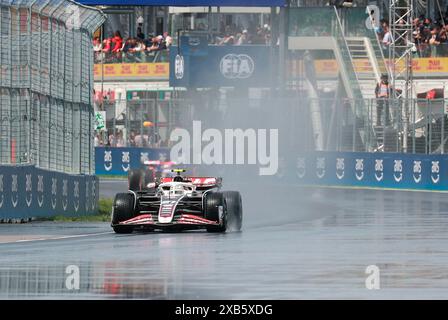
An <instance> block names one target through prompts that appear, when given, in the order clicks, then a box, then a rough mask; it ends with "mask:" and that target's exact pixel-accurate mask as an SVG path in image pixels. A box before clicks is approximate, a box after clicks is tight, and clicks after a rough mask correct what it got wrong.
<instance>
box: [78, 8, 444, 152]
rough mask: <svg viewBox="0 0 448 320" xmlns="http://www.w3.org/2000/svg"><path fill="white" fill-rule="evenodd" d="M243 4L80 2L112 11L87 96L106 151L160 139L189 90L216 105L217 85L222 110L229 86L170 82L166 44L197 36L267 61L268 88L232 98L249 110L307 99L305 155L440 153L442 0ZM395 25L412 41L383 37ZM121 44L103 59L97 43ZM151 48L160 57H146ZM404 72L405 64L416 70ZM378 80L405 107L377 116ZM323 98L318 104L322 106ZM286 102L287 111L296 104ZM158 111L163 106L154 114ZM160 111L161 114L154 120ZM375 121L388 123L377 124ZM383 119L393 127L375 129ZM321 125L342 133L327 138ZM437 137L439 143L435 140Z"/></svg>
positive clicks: (152, 54)
mask: <svg viewBox="0 0 448 320" xmlns="http://www.w3.org/2000/svg"><path fill="white" fill-rule="evenodd" d="M249 2H250V3H249ZM249 2H244V1H243V2H240V3H239V4H238V6H233V7H232V5H235V4H234V2H231V1H230V2H228V1H216V2H213V1H212V2H210V3H208V4H210V6H203V4H204V3H203V2H201V1H197V2H191V1H189V2H188V3H185V4H183V3H182V2H170V1H159V2H154V1H146V2H145V1H143V2H139V3H138V4H139V5H141V6H137V7H135V6H133V7H132V10H131V7H130V6H126V5H125V3H121V6H119V7H116V6H114V5H117V4H118V3H117V2H116V1H115V2H114V3H113V4H114V5H111V3H110V2H108V1H86V3H88V4H96V5H102V8H103V9H104V10H106V11H107V10H109V12H111V14H110V15H109V16H110V17H112V16H113V18H110V20H111V21H110V22H107V23H106V24H105V26H108V27H107V28H106V27H105V28H103V30H102V32H100V33H98V34H97V35H99V39H100V40H99V41H98V42H97V43H96V49H95V50H96V52H97V53H99V54H98V56H99V57H100V59H97V64H96V66H95V80H96V84H95V88H96V91H97V97H98V98H99V100H101V101H100V104H101V103H102V101H103V100H106V102H105V103H104V104H101V107H100V109H101V110H106V109H107V111H106V117H107V120H108V123H109V128H110V129H111V130H112V132H108V134H107V137H105V136H103V137H99V138H98V141H101V142H100V143H101V144H103V145H106V144H107V143H108V137H109V136H112V138H113V137H114V136H115V135H116V134H117V132H118V134H119V135H121V136H123V135H124V142H123V144H121V145H127V144H128V143H131V145H132V142H131V141H129V136H130V135H131V132H132V135H135V134H137V133H141V134H143V135H145V136H148V142H149V137H150V136H151V135H152V134H155V132H157V135H159V134H161V137H162V140H163V141H165V140H166V138H167V134H168V132H170V128H173V127H175V126H176V125H178V123H176V121H175V118H176V117H175V114H178V113H179V112H180V111H179V106H180V105H182V104H185V105H187V106H189V108H193V109H194V107H193V106H194V105H195V104H197V102H194V103H193V102H192V100H191V97H192V96H194V95H192V94H191V93H190V92H193V91H194V90H196V89H197V88H200V89H201V90H202V93H201V96H202V97H206V98H205V99H203V101H209V100H214V99H215V98H214V96H215V95H216V93H215V92H214V90H215V89H219V91H220V93H219V94H218V96H219V99H220V100H222V101H221V102H218V104H219V105H220V107H219V108H225V105H227V104H228V103H227V102H226V99H228V98H226V97H228V96H232V95H234V94H233V93H232V92H234V91H238V90H240V89H241V88H236V89H235V88H231V87H232V86H230V88H229V86H228V84H226V85H224V84H222V83H221V84H219V85H209V86H207V85H206V84H201V83H196V84H194V85H193V84H191V83H190V84H185V83H184V84H182V83H181V84H179V83H178V82H176V81H172V80H173V79H170V81H169V75H170V69H172V68H173V64H171V66H170V65H169V61H168V60H169V54H170V48H172V49H173V50H177V49H176V48H178V47H180V46H181V45H182V44H181V43H180V39H181V37H183V36H184V37H187V38H188V37H190V38H191V37H198V38H200V37H201V36H203V35H205V36H206V39H207V40H206V42H207V44H208V47H209V48H212V47H214V46H225V47H228V46H229V45H230V46H232V45H233V46H238V47H241V46H265V47H266V48H267V50H268V51H269V53H268V55H269V56H270V58H269V59H271V60H270V62H269V65H271V66H273V65H275V68H273V70H272V72H274V74H272V77H270V80H269V81H265V82H263V83H257V84H249V85H248V88H247V89H248V91H245V92H243V95H242V96H241V94H240V93H236V95H237V96H240V97H242V98H244V99H249V100H252V102H251V103H250V104H253V105H257V104H260V102H259V101H258V102H257V100H260V99H261V100H263V99H265V98H263V97H266V96H269V97H270V98H273V97H278V96H281V97H286V96H288V97H291V99H292V100H293V99H296V98H293V97H298V98H299V99H308V100H307V101H309V112H310V115H312V116H311V117H312V119H313V121H311V122H310V121H306V122H305V123H304V125H305V126H308V127H309V126H310V124H313V128H311V127H310V128H309V130H310V131H311V133H310V134H309V136H314V137H318V138H316V139H315V141H310V142H309V146H308V147H309V149H311V150H327V149H332V150H350V151H396V152H419V153H421V152H423V153H428V152H434V150H437V152H443V150H444V149H445V143H442V141H445V140H446V139H445V137H446V135H447V134H446V132H445V131H444V130H445V129H443V132H442V129H441V128H442V127H445V124H444V121H443V119H442V116H441V115H443V112H444V109H443V106H444V103H443V102H441V101H440V99H443V98H444V97H445V87H446V84H447V83H446V81H447V80H446V79H447V76H448V69H446V67H445V65H446V62H447V61H448V60H446V59H448V57H445V56H446V55H448V54H447V53H446V52H447V51H446V50H445V47H446V46H448V42H447V41H446V36H445V20H446V19H445V15H446V14H445V12H444V9H443V8H446V4H445V2H443V1H440V0H437V1H430V0H428V1H425V2H419V3H418V4H417V5H416V6H415V8H414V7H412V6H411V8H407V7H406V6H404V7H399V8H398V7H397V8H396V6H390V4H389V3H388V1H376V2H368V1H354V2H350V3H348V2H347V3H346V4H344V3H342V2H332V3H327V2H325V1H301V2H297V1H278V2H276V3H273V2H271V3H270V6H265V5H266V4H267V3H262V2H259V1H258V2H257V1H249ZM404 3H408V2H404ZM409 3H410V2H409ZM129 5H132V4H129ZM184 5H185V6H184ZM201 5H202V6H201ZM215 5H216V6H215ZM256 5H258V7H257V6H256ZM186 6H188V7H186ZM274 6H275V7H274ZM395 8H396V11H397V14H398V13H399V12H400V10H409V9H412V12H410V13H409V14H407V15H404V16H401V20H402V21H400V20H397V21H394V12H393V11H392V10H395ZM406 8H407V9H406ZM403 17H406V18H407V19H409V21H407V22H406V23H407V24H405V25H406V28H407V29H406V30H405V31H403V32H404V33H403V35H405V37H408V36H409V39H406V41H408V44H406V45H402V43H400V42H399V41H397V42H396V43H395V42H393V43H392V45H388V44H387V42H386V40H385V39H387V38H388V37H389V35H391V34H392V33H394V34H393V36H394V37H397V38H399V39H400V38H401V39H402V40H403V39H404V38H403V37H402V36H403V35H400V34H397V32H401V31H399V30H401V29H400V28H397V27H396V25H398V24H403V23H404V21H403ZM123 21H124V22H125V26H124V27H123V28H122V29H121V30H114V27H111V26H112V25H114V26H117V25H122V26H123ZM118 22H120V23H121V24H119V23H118ZM106 29H107V30H109V31H107V30H106ZM397 30H398V31H397ZM116 31H120V34H121V33H123V35H120V37H119V39H118V40H117V41H116V42H114V41H113V38H114V37H112V35H113V32H116ZM388 32H389V33H388ZM105 37H106V38H107V37H109V39H110V43H108V42H107V41H106V42H105V39H104V38H105ZM128 38H131V39H132V38H136V39H137V42H136V43H134V44H133V45H131V47H133V48H134V49H135V50H134V49H133V52H129V50H128V51H127V52H126V50H127V49H125V48H127V45H126V42H127V39H128ZM120 39H121V40H120ZM431 39H433V40H431ZM434 39H436V40H437V41H435V40H434ZM106 40H107V39H106ZM167 40H168V41H167ZM401 42H403V41H401ZM117 43H118V47H120V48H119V49H118V52H115V53H112V52H111V53H109V52H104V47H105V46H106V47H107V50H106V51H108V50H109V51H113V47H114V44H117ZM154 44H155V47H156V48H157V49H156V50H152V49H151V48H153V47H154ZM173 50H171V51H173ZM97 53H96V54H97ZM308 62H309V63H308ZM305 65H306V66H307V67H304V66H305ZM408 65H412V66H413V67H412V69H410V68H408V67H407V66H408ZM170 67H171V68H170ZM384 74H386V75H387V76H388V78H389V79H390V82H391V84H392V86H393V87H394V88H395V91H394V92H395V93H397V94H399V95H401V100H399V99H395V97H393V99H391V101H389V102H388V103H387V105H388V106H390V108H387V111H385V112H383V113H382V114H381V115H380V113H379V112H378V111H377V110H378V108H377V101H376V97H375V87H376V85H377V83H378V82H380V78H381V75H384ZM406 77H407V78H406ZM173 83H175V85H173ZM190 89H194V90H190ZM434 91H437V92H438V93H439V94H438V95H437V97H435V98H436V100H439V101H434V100H433V99H431V101H426V102H425V101H422V98H426V96H428V97H434V96H433V95H432V94H431V93H432V92H434ZM323 96H325V99H324V100H323V99H318V97H323ZM111 97H112V98H111ZM131 98H132V99H133V100H135V99H138V100H139V101H138V102H136V101H133V102H132V103H133V104H134V105H135V104H136V103H137V104H140V105H141V107H140V110H143V111H138V112H141V114H147V115H148V116H147V117H146V118H145V119H142V120H141V121H138V118H139V117H134V118H135V119H134V120H132V119H133V117H132V116H131V115H130V116H129V117H128V118H126V116H123V115H126V114H128V111H127V110H130V109H132V107H130V104H129V103H128V102H127V101H128V100H129V99H131ZM134 98H135V99H134ZM391 98H392V97H391ZM181 100H185V101H186V100H188V102H185V103H183V102H182V101H181ZM423 100H425V99H423ZM403 101H406V103H403ZM288 103H291V104H292V108H294V107H293V106H294V102H293V101H291V102H288ZM158 104H160V105H161V106H165V105H166V106H170V107H161V108H160V107H156V105H158ZM243 104H244V103H243ZM335 105H337V106H338V107H337V108H344V107H342V106H344V105H345V106H350V108H351V112H350V115H349V116H348V118H347V119H337V118H336V117H335V116H334V114H332V113H333V112H334V111H332V110H334V106H335ZM425 105H431V107H430V108H426V107H425ZM171 106H172V107H171ZM198 108H199V109H202V107H198ZM198 108H196V109H198ZM112 109H113V111H112ZM168 109H170V111H167V110H168ZM199 109H198V110H199ZM98 110H99V109H98ZM344 110H345V109H344ZM386 112H387V113H388V114H387V115H386ZM186 113H187V114H188V113H189V112H186ZM389 113H390V114H389ZM156 114H157V117H160V118H154V117H156ZM318 114H320V115H319V116H317V115H318ZM381 117H383V118H384V119H377V118H381ZM388 118H390V119H391V121H392V124H390V125H388V126H385V125H383V124H382V122H386V119H388ZM145 120H151V122H153V123H155V128H153V129H145V128H144V127H143V125H142V124H143V122H144V121H145ZM382 120H384V121H382ZM433 123H434V127H433ZM117 124H118V127H117ZM410 127H412V129H409V128H410ZM324 128H326V129H324ZM328 128H332V130H338V132H330V131H328ZM111 130H109V131H111ZM316 130H317V132H316ZM321 130H323V131H322V132H320V131H321ZM433 131H436V132H437V134H433ZM429 132H431V134H429ZM290 134H294V133H290ZM405 136H406V138H405ZM334 137H338V139H337V140H338V141H333V140H334ZM435 137H438V138H437V139H438V141H439V142H435V141H433V140H434V138H435ZM430 140H431V141H430ZM332 141H333V142H332ZM149 145H150V144H149ZM162 145H164V146H166V145H167V143H162ZM430 145H431V146H430ZM435 145H437V146H435ZM157 146H158V145H157Z"/></svg>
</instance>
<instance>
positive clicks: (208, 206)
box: [204, 192, 227, 232]
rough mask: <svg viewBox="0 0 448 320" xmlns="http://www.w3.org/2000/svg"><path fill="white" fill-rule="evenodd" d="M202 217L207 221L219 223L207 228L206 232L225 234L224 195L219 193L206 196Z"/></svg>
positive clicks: (225, 213) (225, 212)
mask: <svg viewBox="0 0 448 320" xmlns="http://www.w3.org/2000/svg"><path fill="white" fill-rule="evenodd" d="M220 208H222V209H220ZM221 210H222V218H221V219H220V211H221ZM204 216H205V218H206V219H208V220H211V221H217V222H219V225H215V226H207V231H208V232H226V230H227V208H226V202H225V199H224V195H223V194H222V193H221V192H214V193H209V194H208V195H206V197H205V205H204Z"/></svg>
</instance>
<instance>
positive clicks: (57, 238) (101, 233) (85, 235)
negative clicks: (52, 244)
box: [0, 231, 114, 245]
mask: <svg viewBox="0 0 448 320" xmlns="http://www.w3.org/2000/svg"><path fill="white" fill-rule="evenodd" d="M111 233H114V232H112V231H110V232H100V233H89V234H77V235H71V236H60V237H52V238H37V239H24V240H16V241H8V242H0V245H2V244H7V243H25V242H34V241H47V240H64V239H74V238H85V237H90V236H100V235H104V234H111Z"/></svg>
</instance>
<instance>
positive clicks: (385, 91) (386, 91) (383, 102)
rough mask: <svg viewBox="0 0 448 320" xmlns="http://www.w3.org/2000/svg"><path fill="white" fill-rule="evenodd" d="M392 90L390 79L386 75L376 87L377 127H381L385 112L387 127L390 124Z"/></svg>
mask: <svg viewBox="0 0 448 320" xmlns="http://www.w3.org/2000/svg"><path fill="white" fill-rule="evenodd" d="M391 93H392V89H391V86H390V85H389V77H388V76H387V75H386V74H383V75H382V76H381V82H380V83H378V84H377V85H376V87H375V97H376V99H377V106H376V125H377V126H378V127H379V126H381V117H382V114H383V110H384V109H385V110H384V111H385V125H386V126H388V125H389V124H390V114H389V98H390V96H391Z"/></svg>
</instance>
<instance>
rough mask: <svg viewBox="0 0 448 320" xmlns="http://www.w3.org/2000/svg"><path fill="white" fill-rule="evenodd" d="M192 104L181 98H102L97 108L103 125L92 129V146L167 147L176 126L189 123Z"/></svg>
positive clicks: (191, 115)
mask: <svg viewBox="0 0 448 320" xmlns="http://www.w3.org/2000/svg"><path fill="white" fill-rule="evenodd" d="M192 108H193V104H192V102H191V101H189V100H183V99H182V100H181V99H167V100H160V99H137V100H115V101H113V102H110V101H106V102H103V104H102V105H101V106H100V107H98V109H97V110H98V111H97V112H99V113H100V114H101V117H102V118H104V119H103V120H104V127H102V128H99V129H97V130H96V132H95V146H110V147H152V148H160V147H169V144H170V143H169V135H170V133H171V131H172V130H173V129H175V128H176V127H184V126H185V125H187V124H188V123H191V121H192V119H193V114H192Z"/></svg>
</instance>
